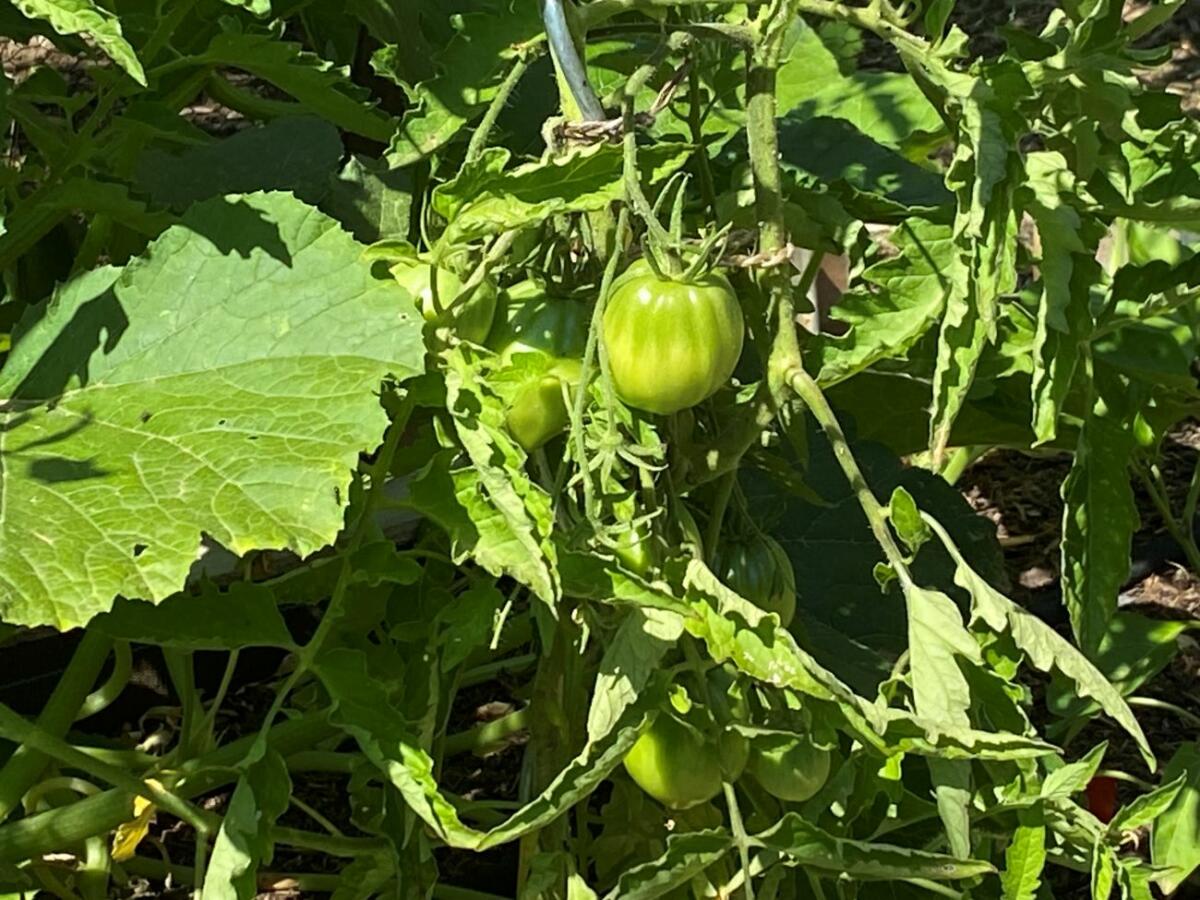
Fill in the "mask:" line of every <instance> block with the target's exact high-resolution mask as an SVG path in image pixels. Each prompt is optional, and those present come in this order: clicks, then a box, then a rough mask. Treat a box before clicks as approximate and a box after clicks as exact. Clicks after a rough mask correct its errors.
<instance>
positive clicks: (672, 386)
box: [604, 259, 745, 415]
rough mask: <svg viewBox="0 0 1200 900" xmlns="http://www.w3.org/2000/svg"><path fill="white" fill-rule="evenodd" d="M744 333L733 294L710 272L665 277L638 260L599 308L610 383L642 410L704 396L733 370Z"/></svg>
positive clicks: (666, 408) (660, 409) (673, 408)
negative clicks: (674, 278)
mask: <svg viewBox="0 0 1200 900" xmlns="http://www.w3.org/2000/svg"><path fill="white" fill-rule="evenodd" d="M744 337H745V323H744V322H743V320H742V310H741V307H740V306H739V305H738V299H737V295H736V294H734V292H733V288H732V287H731V286H730V284H729V282H728V281H727V280H726V279H725V277H724V276H723V275H719V274H717V273H715V272H710V273H709V274H707V275H705V276H703V277H702V278H697V279H695V280H694V281H690V282H686V281H668V280H665V279H662V278H659V277H658V276H657V275H655V274H654V271H653V270H652V269H651V268H650V265H649V263H648V262H646V261H645V260H644V259H643V260H638V261H637V262H635V263H634V264H633V265H632V266H630V267H629V269H628V270H627V271H626V272H625V274H624V275H622V276H621V277H620V278H619V279H618V280H617V282H616V283H615V284H614V285H613V290H612V294H611V296H610V297H609V298H608V306H607V307H606V308H605V310H604V343H605V346H606V347H607V349H608V361H609V367H610V369H611V370H612V378H613V385H614V386H615V388H616V391H617V394H618V395H620V397H621V399H622V400H623V401H625V403H627V404H628V405H629V406H632V407H634V408H635V409H641V410H645V411H646V412H652V413H660V414H662V415H667V414H670V413H673V412H678V411H679V410H681V409H687V408H688V407H689V406H695V405H696V404H697V403H700V402H701V401H702V400H705V399H707V398H708V397H711V396H712V395H713V394H714V393H716V391H717V390H718V389H719V388H720V387H721V386H722V385H723V384H725V383H726V382H727V381H728V380H729V377H730V376H731V375H732V374H733V370H734V367H735V366H736V365H737V361H738V357H739V356H741V354H742V341H743V339H744Z"/></svg>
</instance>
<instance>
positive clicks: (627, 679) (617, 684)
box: [587, 608, 683, 741]
mask: <svg viewBox="0 0 1200 900" xmlns="http://www.w3.org/2000/svg"><path fill="white" fill-rule="evenodd" d="M682 634H683V623H682V621H681V620H680V618H679V616H678V615H676V614H675V613H670V612H665V611H663V610H658V609H640V608H635V609H631V610H630V611H629V613H628V614H627V615H626V617H625V621H623V622H622V623H621V625H620V627H619V628H618V629H617V633H616V635H614V636H613V638H612V639H611V640H610V641H609V642H608V646H607V647H605V648H604V656H603V657H602V658H601V659H600V671H599V672H597V673H596V687H595V689H594V690H593V691H592V705H591V707H590V708H589V709H588V720H587V733H588V739H589V740H593V741H595V740H599V739H600V738H601V737H602V736H603V735H606V734H608V733H609V732H610V731H612V730H613V728H614V727H615V726H616V723H617V721H618V720H619V719H620V718H621V716H622V715H623V714H624V713H625V710H626V709H627V708H628V707H629V706H630V704H632V703H634V702H635V701H636V700H637V698H638V696H639V695H640V694H641V693H642V691H644V690H645V689H646V686H647V685H648V684H649V683H650V679H651V678H652V677H653V675H654V673H655V672H657V671H658V670H659V668H660V666H661V664H662V659H663V657H664V656H666V654H667V652H668V651H669V650H672V649H674V647H675V646H676V642H677V641H678V640H679V638H680V636H681V635H682Z"/></svg>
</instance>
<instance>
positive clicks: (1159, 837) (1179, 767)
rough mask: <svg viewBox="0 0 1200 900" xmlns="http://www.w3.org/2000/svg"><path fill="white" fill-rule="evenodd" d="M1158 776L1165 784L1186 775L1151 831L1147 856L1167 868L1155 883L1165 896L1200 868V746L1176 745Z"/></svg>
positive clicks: (1192, 744) (1156, 863)
mask: <svg viewBox="0 0 1200 900" xmlns="http://www.w3.org/2000/svg"><path fill="white" fill-rule="evenodd" d="M1162 777H1163V780H1164V781H1166V782H1168V783H1171V782H1173V781H1175V780H1176V779H1178V778H1180V777H1184V778H1186V781H1185V783H1184V784H1183V786H1182V787H1181V788H1180V790H1179V793H1178V794H1176V795H1175V798H1174V800H1173V801H1172V802H1171V804H1170V805H1169V806H1168V807H1167V808H1166V809H1165V810H1164V811H1163V812H1162V813H1161V815H1159V817H1158V820H1157V821H1156V822H1155V823H1154V829H1153V830H1152V832H1151V843H1150V858H1151V860H1152V861H1153V862H1154V865H1156V866H1161V867H1163V868H1165V869H1168V870H1169V871H1167V872H1166V873H1164V874H1162V875H1160V876H1159V877H1158V886H1159V887H1160V888H1162V891H1163V893H1165V894H1168V895H1169V894H1173V893H1174V892H1175V891H1176V890H1177V889H1178V888H1179V886H1180V885H1181V884H1183V883H1184V882H1185V881H1187V879H1188V878H1189V877H1190V876H1191V874H1192V873H1193V872H1195V871H1196V869H1197V868H1198V867H1200V745H1198V744H1196V743H1195V742H1193V743H1190V744H1183V745H1182V746H1180V748H1179V749H1178V750H1176V751H1175V755H1174V756H1172V757H1171V759H1170V761H1169V762H1168V763H1167V764H1166V766H1164V767H1163V773H1162Z"/></svg>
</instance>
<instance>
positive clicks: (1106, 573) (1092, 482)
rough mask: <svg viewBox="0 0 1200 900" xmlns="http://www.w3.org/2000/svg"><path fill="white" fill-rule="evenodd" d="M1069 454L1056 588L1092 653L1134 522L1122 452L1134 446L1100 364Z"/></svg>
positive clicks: (1121, 575)
mask: <svg viewBox="0 0 1200 900" xmlns="http://www.w3.org/2000/svg"><path fill="white" fill-rule="evenodd" d="M1096 379H1097V380H1096V390H1095V392H1094V393H1093V394H1092V395H1091V396H1090V398H1089V403H1090V404H1091V407H1092V408H1091V409H1090V410H1089V412H1088V415H1087V418H1086V419H1085V421H1084V424H1083V429H1082V430H1081V431H1080V432H1079V441H1078V443H1077V445H1076V447H1075V459H1074V462H1073V463H1072V465H1071V471H1070V473H1069V474H1068V475H1067V479H1066V481H1065V482H1063V487H1062V496H1063V524H1062V593H1063V603H1064V604H1065V605H1066V607H1067V611H1068V612H1069V613H1070V615H1071V628H1072V630H1073V631H1074V633H1075V639H1076V640H1077V641H1078V642H1079V646H1080V648H1082V649H1083V651H1084V652H1085V653H1087V654H1088V656H1089V657H1094V656H1095V654H1096V652H1097V651H1098V649H1099V646H1100V642H1101V640H1102V639H1103V637H1104V633H1105V631H1107V628H1108V623H1109V621H1110V620H1111V618H1112V616H1113V614H1114V613H1115V612H1116V610H1117V594H1118V593H1120V590H1121V585H1123V584H1124V583H1125V580H1126V579H1127V578H1128V577H1129V554H1130V547H1131V545H1132V541H1133V533H1134V531H1135V530H1136V529H1137V525H1138V513H1137V507H1136V505H1135V503H1134V496H1133V486H1132V485H1131V484H1130V482H1129V471H1128V466H1129V460H1130V457H1131V456H1132V454H1133V450H1134V447H1135V442H1134V437H1133V433H1132V429H1131V428H1129V427H1128V425H1127V423H1126V422H1125V421H1123V415H1122V413H1123V409H1122V406H1123V392H1122V387H1121V385H1120V383H1119V380H1118V379H1117V377H1115V376H1114V375H1113V374H1111V373H1108V372H1106V371H1105V370H1102V369H1100V368H1097V371H1096Z"/></svg>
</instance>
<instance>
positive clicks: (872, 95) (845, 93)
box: [775, 20, 943, 146]
mask: <svg viewBox="0 0 1200 900" xmlns="http://www.w3.org/2000/svg"><path fill="white" fill-rule="evenodd" d="M794 32H795V33H794V37H795V40H794V43H793V44H792V47H791V50H790V51H789V53H788V57H787V59H786V60H785V61H784V63H783V65H782V66H780V67H779V74H778V77H777V79H776V89H775V97H776V102H777V104H778V107H779V113H780V114H781V115H782V114H786V113H790V112H793V111H794V112H796V113H798V114H800V115H804V116H809V117H812V116H833V117H834V118H838V119H845V120H846V121H847V122H850V123H851V124H852V125H854V127H855V128H857V129H858V130H859V131H861V132H862V133H863V134H866V135H868V136H869V137H871V138H873V139H875V140H877V141H879V142H880V143H882V144H890V145H892V146H898V145H901V144H904V143H905V142H907V141H908V140H909V139H911V138H912V136H913V134H914V132H931V133H938V132H941V131H942V130H943V125H942V119H941V116H940V115H939V114H938V112H937V110H936V109H934V107H933V106H932V104H930V102H929V100H928V99H926V97H925V95H924V94H923V93H922V92H921V89H920V87H918V85H917V83H916V82H915V81H914V80H913V79H912V78H910V77H909V76H908V75H904V74H900V73H897V72H853V73H851V74H849V75H845V74H843V73H842V71H841V69H840V67H839V65H838V60H837V58H836V57H835V56H834V55H833V54H832V53H830V52H829V49H828V48H827V47H826V46H825V45H824V44H823V43H822V42H821V38H820V37H819V36H818V34H817V33H816V32H815V31H814V30H813V29H811V28H809V27H808V25H807V24H805V23H804V22H803V20H797V23H796V24H795V25H794Z"/></svg>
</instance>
